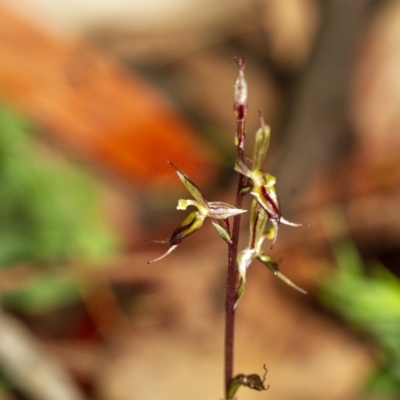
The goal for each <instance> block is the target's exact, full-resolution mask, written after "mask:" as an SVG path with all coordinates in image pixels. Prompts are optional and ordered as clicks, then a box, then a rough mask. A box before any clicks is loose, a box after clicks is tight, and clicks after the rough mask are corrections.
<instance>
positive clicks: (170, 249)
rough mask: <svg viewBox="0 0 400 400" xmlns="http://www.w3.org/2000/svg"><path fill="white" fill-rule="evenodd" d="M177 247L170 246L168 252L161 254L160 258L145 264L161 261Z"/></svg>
mask: <svg viewBox="0 0 400 400" xmlns="http://www.w3.org/2000/svg"><path fill="white" fill-rule="evenodd" d="M177 247H178V245H177V244H174V245H172V246H171V247H170V248H169V249H168V251H167V252H166V253H165V254H163V255H162V256H160V257H158V258H155V259H154V260H151V261H147V264H152V263H155V262H156V261H160V260H162V259H163V258H164V257H166V256H167V255H168V254H170V253H172V252H173V251H174V250H175V249H176V248H177Z"/></svg>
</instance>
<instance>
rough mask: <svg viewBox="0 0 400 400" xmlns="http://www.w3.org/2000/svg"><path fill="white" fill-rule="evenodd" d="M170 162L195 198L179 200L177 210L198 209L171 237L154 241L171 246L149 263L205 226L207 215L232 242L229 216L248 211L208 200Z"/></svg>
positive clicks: (218, 230) (222, 234)
mask: <svg viewBox="0 0 400 400" xmlns="http://www.w3.org/2000/svg"><path fill="white" fill-rule="evenodd" d="M168 163H169V164H170V165H171V166H172V167H173V168H175V171H176V173H177V174H178V177H179V179H180V180H181V181H182V183H183V184H184V185H185V187H186V189H187V190H188V191H189V193H190V194H191V195H192V196H193V198H194V200H193V199H190V200H182V199H181V200H179V201H178V206H177V210H186V208H187V207H189V206H194V207H196V208H197V210H194V211H191V212H190V214H188V215H187V217H186V218H185V219H184V220H183V221H182V222H181V224H180V225H179V226H178V227H177V228H176V229H175V230H174V231H173V232H172V235H171V237H170V238H169V239H166V240H158V241H154V242H156V243H169V245H170V248H169V249H168V251H167V252H166V253H165V254H164V255H162V256H161V257H158V258H156V259H154V260H152V261H149V262H148V263H153V262H156V261H159V260H161V259H162V258H164V257H165V256H167V255H168V254H170V253H171V252H172V251H174V250H175V249H176V248H177V247H178V245H179V244H180V243H181V242H182V241H183V239H185V238H186V237H188V236H189V235H191V234H193V233H194V232H196V231H197V230H198V229H200V228H201V227H202V226H203V222H204V220H205V219H206V218H207V217H208V218H211V219H214V220H216V222H214V221H211V222H212V224H213V225H214V227H215V229H216V230H217V232H218V234H219V235H220V236H221V237H222V239H223V240H224V241H225V242H227V243H231V236H230V232H229V220H228V218H229V217H232V216H235V215H238V214H242V213H244V212H246V210H242V209H238V208H235V207H233V206H231V205H230V204H228V203H224V202H222V201H210V202H208V201H206V200H205V199H204V197H203V195H202V193H201V191H200V189H199V188H198V187H197V186H196V185H195V184H194V183H193V182H192V181H191V180H190V179H189V178H188V176H187V175H186V174H184V173H183V172H182V171H181V170H180V169H178V168H177V167H176V166H175V165H174V164H173V163H172V162H170V161H169V162H168Z"/></svg>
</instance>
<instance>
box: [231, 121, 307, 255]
mask: <svg viewBox="0 0 400 400" xmlns="http://www.w3.org/2000/svg"><path fill="white" fill-rule="evenodd" d="M260 120H261V127H260V128H259V129H258V131H257V133H256V138H255V143H254V154H253V159H252V166H251V168H249V167H248V166H247V165H246V164H245V163H244V162H243V161H241V160H237V161H236V163H235V170H236V171H237V172H239V173H240V174H242V175H244V176H246V177H247V178H249V181H250V182H249V185H250V187H249V188H246V189H245V191H247V192H250V194H251V195H252V196H253V197H254V198H255V199H256V200H257V202H258V204H259V205H260V206H261V207H262V208H263V209H264V210H265V212H266V213H267V215H268V218H269V220H270V221H271V223H272V225H273V228H274V229H273V232H272V234H271V235H272V237H271V239H272V245H271V249H272V248H273V247H274V245H275V242H276V239H277V237H278V226H279V223H281V222H282V223H283V224H286V225H290V226H306V225H308V224H296V223H294V222H290V221H288V220H286V219H284V218H283V217H282V214H281V210H280V205H279V199H278V194H277V192H276V188H275V183H276V178H275V177H274V176H272V175H270V174H268V173H267V172H264V171H262V170H261V166H262V164H263V162H264V159H265V155H266V153H267V150H268V146H269V138H270V128H269V126H267V125H265V123H264V120H263V118H262V116H261V115H260Z"/></svg>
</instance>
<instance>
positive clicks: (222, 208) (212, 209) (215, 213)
mask: <svg viewBox="0 0 400 400" xmlns="http://www.w3.org/2000/svg"><path fill="white" fill-rule="evenodd" d="M208 208H209V213H208V217H210V218H215V219H226V218H229V217H234V216H235V215H239V214H243V213H245V212H247V210H242V209H241V208H236V207H234V206H232V205H230V204H228V203H224V202H223V201H210V202H209V203H208Z"/></svg>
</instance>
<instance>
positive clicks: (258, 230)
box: [236, 199, 306, 305]
mask: <svg viewBox="0 0 400 400" xmlns="http://www.w3.org/2000/svg"><path fill="white" fill-rule="evenodd" d="M267 222H268V213H267V211H265V209H264V208H263V207H261V206H260V205H259V203H258V201H257V200H256V199H254V200H253V202H252V204H251V209H250V238H249V245H248V247H246V248H245V249H244V250H242V251H240V252H239V253H238V255H237V265H238V272H239V278H238V284H237V289H236V296H237V300H236V305H237V303H238V301H239V300H240V298H241V296H242V295H243V292H244V284H245V283H246V271H247V268H248V267H249V266H250V264H251V263H252V261H253V260H259V261H261V263H262V264H264V265H265V266H266V267H267V268H268V269H270V270H271V271H272V272H273V273H274V275H275V276H277V277H278V278H279V279H281V280H282V281H284V282H285V283H286V284H288V285H289V286H291V287H293V288H294V289H296V290H298V291H299V292H301V293H304V294H305V293H306V291H305V290H303V289H301V288H300V287H298V286H297V285H295V284H294V283H293V282H292V281H291V280H290V279H288V278H287V277H286V276H285V275H284V274H282V272H280V271H279V268H278V267H279V266H278V263H277V262H276V261H274V259H273V258H272V257H271V256H269V255H267V254H265V253H264V252H263V250H262V245H263V242H264V240H265V239H271V238H272V237H273V235H274V231H273V228H270V229H268V230H267V231H265V226H266V224H267Z"/></svg>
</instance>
